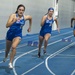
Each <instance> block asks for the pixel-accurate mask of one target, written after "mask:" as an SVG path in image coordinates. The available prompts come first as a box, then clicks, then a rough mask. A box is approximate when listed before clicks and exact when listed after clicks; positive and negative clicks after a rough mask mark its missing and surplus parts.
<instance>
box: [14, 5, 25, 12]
mask: <svg viewBox="0 0 75 75" xmlns="http://www.w3.org/2000/svg"><path fill="white" fill-rule="evenodd" d="M20 7H24V10H25V6H24V5H23V4H20V5H18V7H17V10H16V12H15V13H18V9H19V8H20Z"/></svg>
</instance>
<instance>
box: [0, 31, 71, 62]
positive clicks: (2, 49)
mask: <svg viewBox="0 0 75 75" xmlns="http://www.w3.org/2000/svg"><path fill="white" fill-rule="evenodd" d="M71 32H72V31H70V32H67V33H63V34H60V35H55V36H56V37H57V36H61V35H65V34H68V33H71ZM55 36H53V37H51V38H54V37H55ZM60 41H61V40H60ZM51 44H52V43H51ZM24 46H26V43H25V44H22V45H19V46H18V47H17V48H21V47H24ZM3 50H5V49H2V51H0V53H2V52H5V51H3ZM0 63H2V61H1V62H0Z"/></svg>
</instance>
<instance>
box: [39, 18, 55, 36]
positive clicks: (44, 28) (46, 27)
mask: <svg viewBox="0 0 75 75" xmlns="http://www.w3.org/2000/svg"><path fill="white" fill-rule="evenodd" d="M53 22H54V19H53V18H52V19H51V20H49V19H48V17H47V18H46V20H45V23H44V25H43V26H42V28H41V30H40V36H42V37H44V36H45V34H47V33H50V34H51V31H52V24H53Z"/></svg>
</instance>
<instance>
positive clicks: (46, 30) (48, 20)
mask: <svg viewBox="0 0 75 75" xmlns="http://www.w3.org/2000/svg"><path fill="white" fill-rule="evenodd" d="M53 13H54V9H53V8H52V7H51V8H49V9H48V13H47V14H46V15H45V16H43V18H42V21H41V30H40V35H39V50H38V57H40V53H41V46H42V43H43V41H44V50H43V52H44V54H45V53H46V47H47V43H48V39H49V38H50V37H51V32H52V24H53V23H54V21H55V22H56V25H57V29H58V31H59V28H58V21H57V19H56V18H53Z"/></svg>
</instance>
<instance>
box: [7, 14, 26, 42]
mask: <svg viewBox="0 0 75 75" xmlns="http://www.w3.org/2000/svg"><path fill="white" fill-rule="evenodd" d="M16 17H18V14H16ZM24 25H25V19H24V16H22V19H21V20H18V21H16V22H14V23H13V24H12V25H11V26H10V28H9V30H8V31H7V35H6V39H7V40H9V41H12V40H13V39H14V38H15V37H21V38H22V28H23V26H24Z"/></svg>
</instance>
